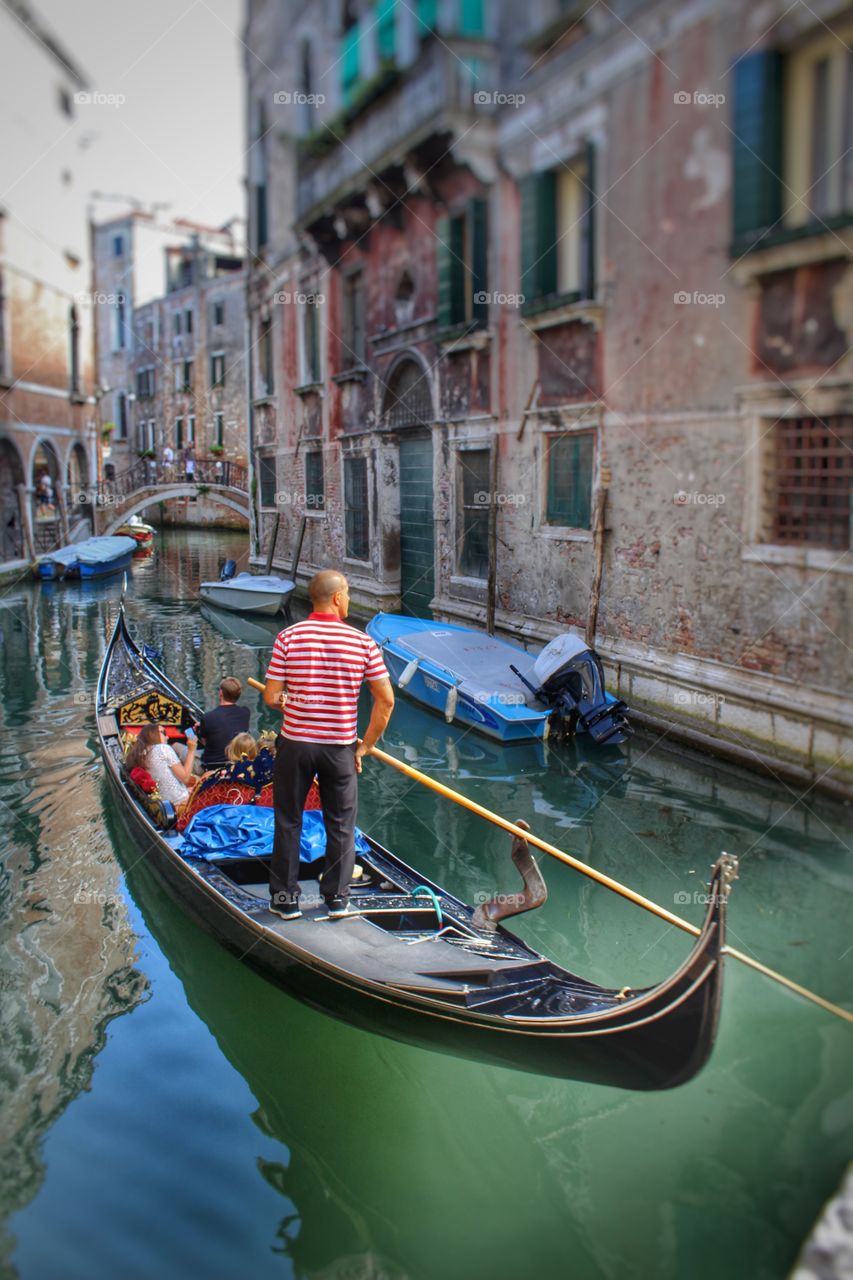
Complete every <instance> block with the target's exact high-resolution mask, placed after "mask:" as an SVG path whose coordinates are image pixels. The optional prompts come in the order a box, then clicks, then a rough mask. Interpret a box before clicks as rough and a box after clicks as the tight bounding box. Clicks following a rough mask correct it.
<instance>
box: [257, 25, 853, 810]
mask: <svg viewBox="0 0 853 1280" xmlns="http://www.w3.org/2000/svg"><path fill="white" fill-rule="evenodd" d="M851 35H853V7H851V6H850V5H839V4H831V3H826V4H819V5H815V6H813V7H809V8H806V7H805V6H795V7H794V8H793V9H787V8H786V6H785V5H783V4H782V3H781V0H780V2H779V3H770V4H768V5H765V6H761V7H759V8H755V9H751V8H749V7H744V8H743V10H742V11H732V10H731V9H730V8H729V7H727V6H724V5H722V4H721V3H719V0H694V2H693V3H691V4H689V5H681V6H679V5H675V4H673V3H672V0H660V2H658V3H653V2H649V3H641V4H627V3H626V4H621V5H616V6H613V7H612V8H600V7H595V6H593V7H592V8H590V9H588V10H586V11H585V12H581V11H580V10H579V9H576V8H575V7H573V6H568V7H567V6H565V5H561V4H558V3H556V0H554V2H553V3H547V2H546V0H541V3H535V2H534V3H530V4H528V5H527V6H525V7H524V9H523V10H522V11H519V10H518V8H517V6H510V5H505V4H502V3H498V2H497V0H495V2H494V3H491V4H477V3H469V2H468V0H446V2H439V3H432V4H430V3H419V4H413V5H404V4H395V3H393V0H384V2H383V3H379V4H367V3H365V4H343V3H340V2H338V0H328V2H327V3H321V2H320V0H318V2H317V3H315V4H312V5H307V6H301V5H300V6H296V5H287V4H281V3H277V2H275V3H274V2H273V0H251V2H250V3H249V5H248V21H247V26H246V31H245V41H246V44H247V46H248V48H249V50H250V51H252V50H258V51H261V50H262V51H263V65H262V64H261V62H260V60H258V59H255V58H253V57H252V56H251V54H250V56H248V57H247V60H246V67H247V79H248V117H247V118H248V120H249V138H248V145H249V168H248V175H247V176H248V189H249V232H250V246H251V255H250V267H249V312H250V328H251V343H252V347H253V351H254V354H255V364H254V367H253V370H252V377H253V390H252V397H253V415H252V432H253V452H254V457H255V465H256V471H257V480H258V502H259V516H260V521H259V529H260V532H261V534H262V537H263V539H268V538H269V537H270V536H271V534H272V530H273V529H274V528H276V529H277V530H278V543H277V555H278V558H279V561H280V563H282V564H286V563H287V559H288V557H289V551H290V547H291V545H292V542H293V540H294V538H295V536H296V529H297V525H298V523H299V521H300V519H301V517H302V516H303V515H305V516H306V517H307V529H308V532H307V536H306V539H305V544H304V548H303V559H302V569H301V573H302V574H303V575H304V574H310V573H311V572H312V571H313V570H314V569H315V568H317V567H319V566H320V565H325V564H330V563H333V564H340V565H341V566H342V567H343V568H345V570H346V572H347V574H348V576H349V578H350V581H351V584H352V590H353V595H354V597H355V599H356V601H357V602H358V603H359V604H361V605H362V606H363V607H364V608H366V609H368V610H373V609H375V608H378V607H384V608H397V607H400V606H401V605H402V607H403V608H404V609H409V610H411V611H412V612H416V613H421V614H428V613H430V612H431V613H433V614H434V615H435V616H436V617H439V618H442V619H447V620H453V621H461V622H472V623H474V624H481V623H482V622H483V621H484V620H485V618H486V616H487V614H488V613H491V612H493V613H494V619H495V625H496V627H497V629H498V630H499V631H501V632H503V633H505V634H508V635H515V636H518V635H522V636H524V637H526V638H527V639H530V640H531V641H542V640H545V639H547V638H549V637H550V636H552V635H553V634H555V633H556V632H557V631H559V630H562V629H566V628H568V627H571V628H575V629H579V630H580V631H584V630H587V631H588V633H589V634H590V636H591V635H592V634H593V631H594V635H595V643H596V647H597V648H598V649H599V651H600V652H601V653H602V655H603V657H604V658H605V661H606V664H607V666H608V668H609V672H610V676H611V682H612V684H613V686H614V687H618V689H619V690H620V692H622V693H623V695H624V696H626V697H627V699H628V700H629V702H630V703H631V705H632V706H634V707H638V708H640V709H641V710H642V711H644V712H645V713H646V714H647V716H648V717H649V719H650V720H651V722H652V723H656V724H659V725H660V726H662V727H663V726H666V727H667V729H668V730H669V731H673V730H674V731H675V732H678V733H681V734H683V735H684V736H686V737H689V738H693V739H694V740H695V741H696V742H697V743H700V744H702V743H711V742H713V743H714V744H715V745H716V746H717V747H719V748H720V749H725V750H727V751H728V752H729V753H730V754H731V755H733V756H735V757H736V758H739V759H742V760H744V761H745V762H747V763H749V762H757V761H763V762H764V763H765V764H770V765H771V766H772V767H775V768H777V769H778V768H780V767H781V768H783V769H784V770H785V771H786V772H787V774H789V775H790V776H793V777H799V778H802V779H804V780H808V781H810V782H816V781H818V780H820V781H821V783H822V785H837V786H839V787H842V788H845V787H846V788H848V789H849V787H850V785H851V783H850V778H851V776H853V758H851V754H850V747H851V725H853V700H851V688H850V664H849V661H848V660H847V659H848V655H849V644H850V613H849V607H848V597H849V582H850V572H851V560H850V556H849V547H850V521H851V499H850V489H851V479H853V469H851V462H853V382H852V381H851V361H850V357H849V356H848V354H847V353H848V349H849V346H850V342H849V335H850V329H851V327H853V283H852V282H851V274H850V265H849V259H850V245H851V234H850V230H849V223H850V212H851V203H852V202H853V164H851V160H850V155H849V149H850V142H851V138H850V133H849V130H850V125H849V119H848V115H847V110H848V108H847V105H846V104H848V103H849V101H850V100H851V99H850V96H849V95H850V93H851V91H853V86H851V84H850V75H851V71H850V59H849V44H850V39H851ZM599 577H600V579H601V592H600V605H599V606H598V608H597V614H596V610H595V608H592V609H591V604H590V602H591V597H592V596H593V595H594V594H595V590H594V589H595V584H596V581H597V580H598V579H599Z"/></svg>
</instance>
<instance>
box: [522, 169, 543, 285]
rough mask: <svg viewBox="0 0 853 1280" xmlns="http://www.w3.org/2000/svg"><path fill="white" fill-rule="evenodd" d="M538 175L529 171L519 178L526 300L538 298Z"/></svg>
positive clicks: (523, 275) (523, 281) (523, 279)
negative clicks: (525, 175)
mask: <svg viewBox="0 0 853 1280" xmlns="http://www.w3.org/2000/svg"><path fill="white" fill-rule="evenodd" d="M538 181H539V175H538V174H536V173H529V174H528V175H527V177H525V178H522V179H521V183H520V188H521V292H522V293H523V294H524V297H525V299H526V300H527V301H528V302H532V301H533V299H534V298H538V297H539V294H540V290H539V266H538V262H537V259H538V257H539V253H538V249H537V245H538V236H537V233H536V191H537V185H538Z"/></svg>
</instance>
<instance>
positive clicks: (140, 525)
mask: <svg viewBox="0 0 853 1280" xmlns="http://www.w3.org/2000/svg"><path fill="white" fill-rule="evenodd" d="M156 532H157V530H156V529H155V528H154V526H153V524H146V523H145V521H144V520H143V519H142V518H141V517H140V516H131V517H130V519H129V520H128V521H127V522H126V523H125V524H123V525H122V526H121V528H120V529H116V533H117V534H120V535H121V536H122V537H124V538H133V541H134V542H135V543H136V549H137V551H150V550H151V548H152V547H153V545H154V534H155V533H156Z"/></svg>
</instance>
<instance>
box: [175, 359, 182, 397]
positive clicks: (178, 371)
mask: <svg viewBox="0 0 853 1280" xmlns="http://www.w3.org/2000/svg"><path fill="white" fill-rule="evenodd" d="M174 375H175V384H174V385H175V391H176V392H179V391H183V389H184V362H183V360H176V361H175V365H174Z"/></svg>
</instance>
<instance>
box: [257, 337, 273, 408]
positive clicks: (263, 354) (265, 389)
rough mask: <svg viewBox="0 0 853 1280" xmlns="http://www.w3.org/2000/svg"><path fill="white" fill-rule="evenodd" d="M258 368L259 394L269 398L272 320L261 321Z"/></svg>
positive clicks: (270, 393)
mask: <svg viewBox="0 0 853 1280" xmlns="http://www.w3.org/2000/svg"><path fill="white" fill-rule="evenodd" d="M258 368H259V375H260V388H259V390H260V393H261V395H262V396H271V395H272V393H273V390H274V376H273V353H272V320H262V321H261V326H260V332H259V334H258Z"/></svg>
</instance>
